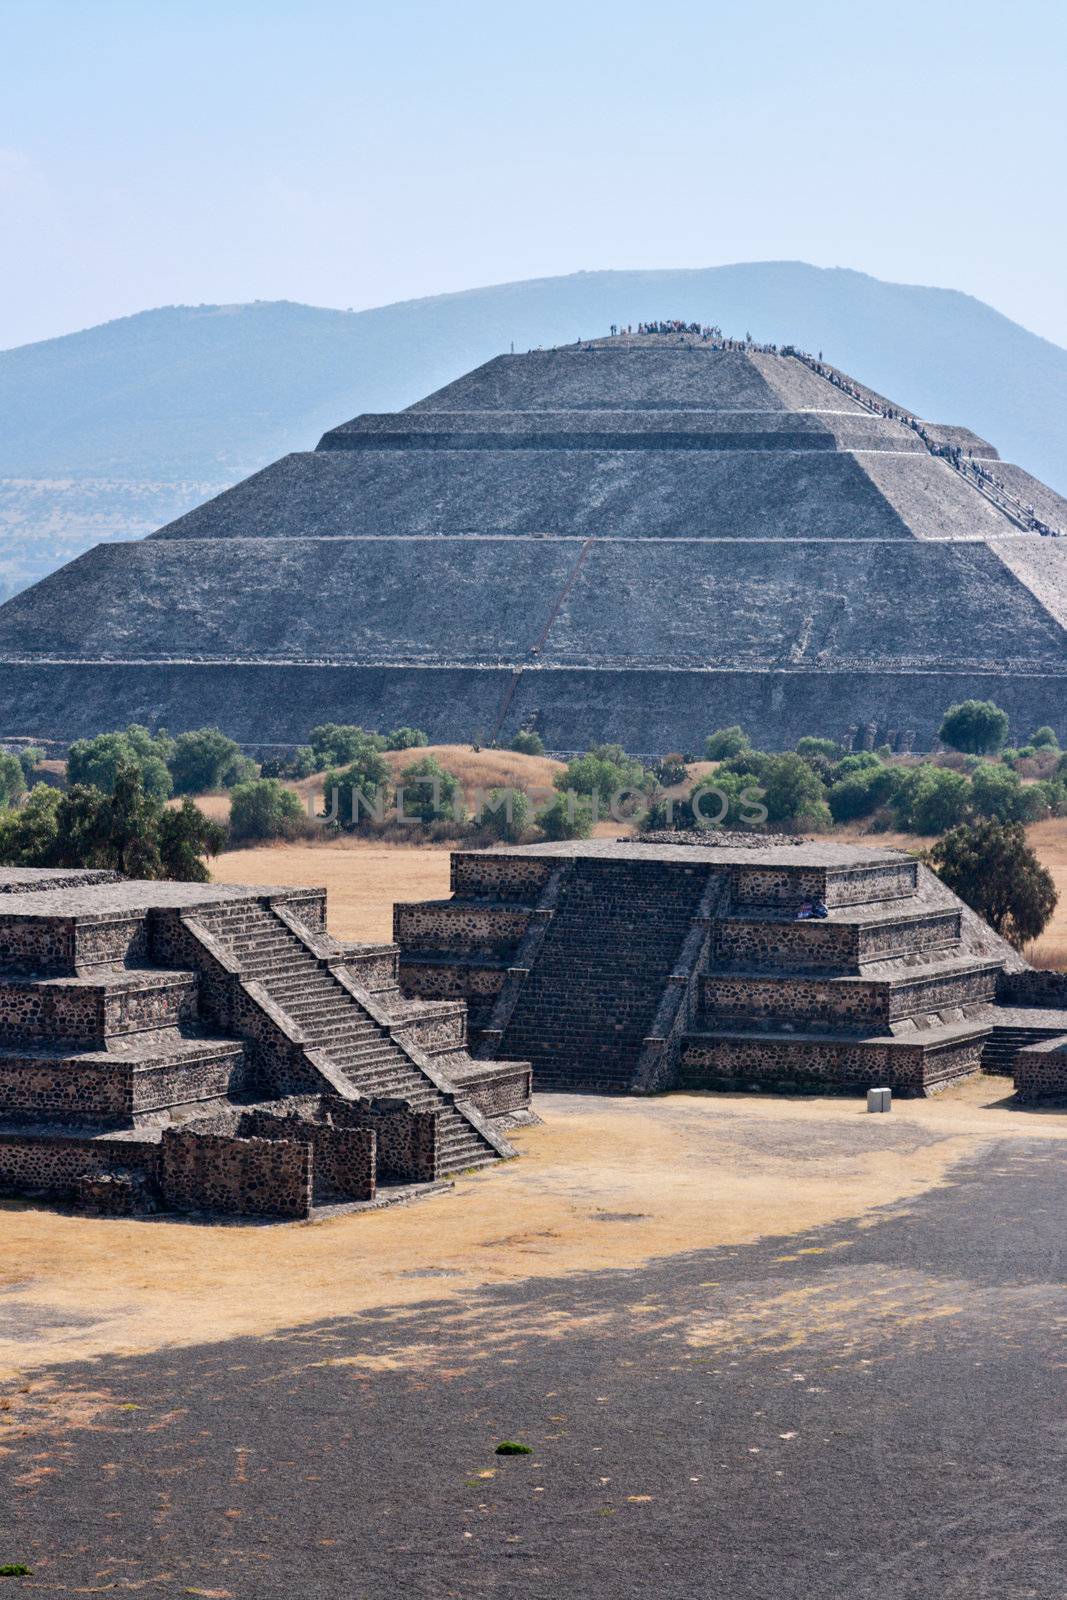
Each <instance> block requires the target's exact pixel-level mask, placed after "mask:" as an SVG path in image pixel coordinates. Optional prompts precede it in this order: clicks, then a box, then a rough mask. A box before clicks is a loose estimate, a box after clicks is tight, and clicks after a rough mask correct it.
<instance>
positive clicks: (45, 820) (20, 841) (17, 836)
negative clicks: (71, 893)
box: [0, 783, 63, 867]
mask: <svg viewBox="0 0 1067 1600" xmlns="http://www.w3.org/2000/svg"><path fill="white" fill-rule="evenodd" d="M62 800H63V795H62V793H61V791H60V790H59V789H53V788H52V787H51V786H50V785H49V784H47V783H39V784H37V785H36V786H35V787H34V788H33V789H31V790H30V793H29V795H28V796H27V798H26V801H25V803H24V804H23V805H21V806H17V807H13V808H12V809H11V810H10V811H2V812H0V863H2V864H3V865H4V866H6V867H47V866H50V865H52V864H53V863H52V857H53V855H54V853H55V850H56V840H57V837H58V832H59V826H58V822H57V813H58V811H59V807H60V805H61V803H62Z"/></svg>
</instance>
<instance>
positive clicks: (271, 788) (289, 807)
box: [230, 778, 305, 844]
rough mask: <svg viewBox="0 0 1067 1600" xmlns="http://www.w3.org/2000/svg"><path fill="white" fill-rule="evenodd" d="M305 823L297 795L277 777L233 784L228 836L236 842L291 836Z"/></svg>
mask: <svg viewBox="0 0 1067 1600" xmlns="http://www.w3.org/2000/svg"><path fill="white" fill-rule="evenodd" d="M304 826H305V819H304V811H303V807H302V806H301V804H300V798H299V796H298V795H295V794H294V793H293V791H292V789H287V788H286V787H285V785H284V783H280V782H279V781H278V779H277V778H252V779H250V780H249V782H247V783H239V784H237V786H236V787H235V789H234V791H233V794H232V796H231V798H230V837H231V839H232V840H233V841H234V843H235V844H248V843H250V842H251V841H252V840H254V839H293V838H296V837H297V836H298V835H299V834H300V833H302V832H303V831H304Z"/></svg>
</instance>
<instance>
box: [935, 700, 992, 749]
mask: <svg viewBox="0 0 1067 1600" xmlns="http://www.w3.org/2000/svg"><path fill="white" fill-rule="evenodd" d="M939 737H940V738H941V740H942V742H943V743H944V744H947V745H950V746H951V747H952V749H953V750H962V751H963V752H964V754H966V755H973V756H995V755H996V753H997V751H998V750H1000V749H1002V748H1003V746H1004V745H1005V744H1006V743H1007V739H1008V713H1007V712H1006V711H1002V710H1001V709H1000V707H999V706H997V705H994V704H993V702H992V700H964V701H962V702H961V703H960V704H959V705H955V706H950V707H949V709H948V710H947V711H946V712H945V720H944V721H943V722H942V724H941V732H940V735H939Z"/></svg>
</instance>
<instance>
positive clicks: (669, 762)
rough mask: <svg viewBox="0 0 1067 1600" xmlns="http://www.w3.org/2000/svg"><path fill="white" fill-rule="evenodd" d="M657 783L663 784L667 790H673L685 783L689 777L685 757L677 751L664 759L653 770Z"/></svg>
mask: <svg viewBox="0 0 1067 1600" xmlns="http://www.w3.org/2000/svg"><path fill="white" fill-rule="evenodd" d="M653 770H654V772H655V777H656V782H657V783H662V785H663V787H664V788H665V789H671V788H673V787H674V785H675V784H676V783H684V782H685V780H686V778H687V777H688V776H689V774H688V772H687V771H686V766H685V757H684V756H683V755H680V754H679V753H678V752H677V751H672V752H671V753H670V755H666V756H664V757H663V759H662V761H660V762H658V763H657V765H656V767H655V768H654V769H653Z"/></svg>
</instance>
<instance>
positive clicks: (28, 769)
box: [18, 745, 44, 787]
mask: <svg viewBox="0 0 1067 1600" xmlns="http://www.w3.org/2000/svg"><path fill="white" fill-rule="evenodd" d="M18 759H19V766H20V767H21V768H22V776H23V777H24V778H25V780H26V785H27V787H29V785H30V784H31V783H32V782H33V774H34V771H35V769H36V767H37V763H38V762H39V761H43V760H44V751H43V750H38V749H37V748H36V747H35V746H34V745H28V746H27V747H26V749H25V750H20V751H19V753H18Z"/></svg>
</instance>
